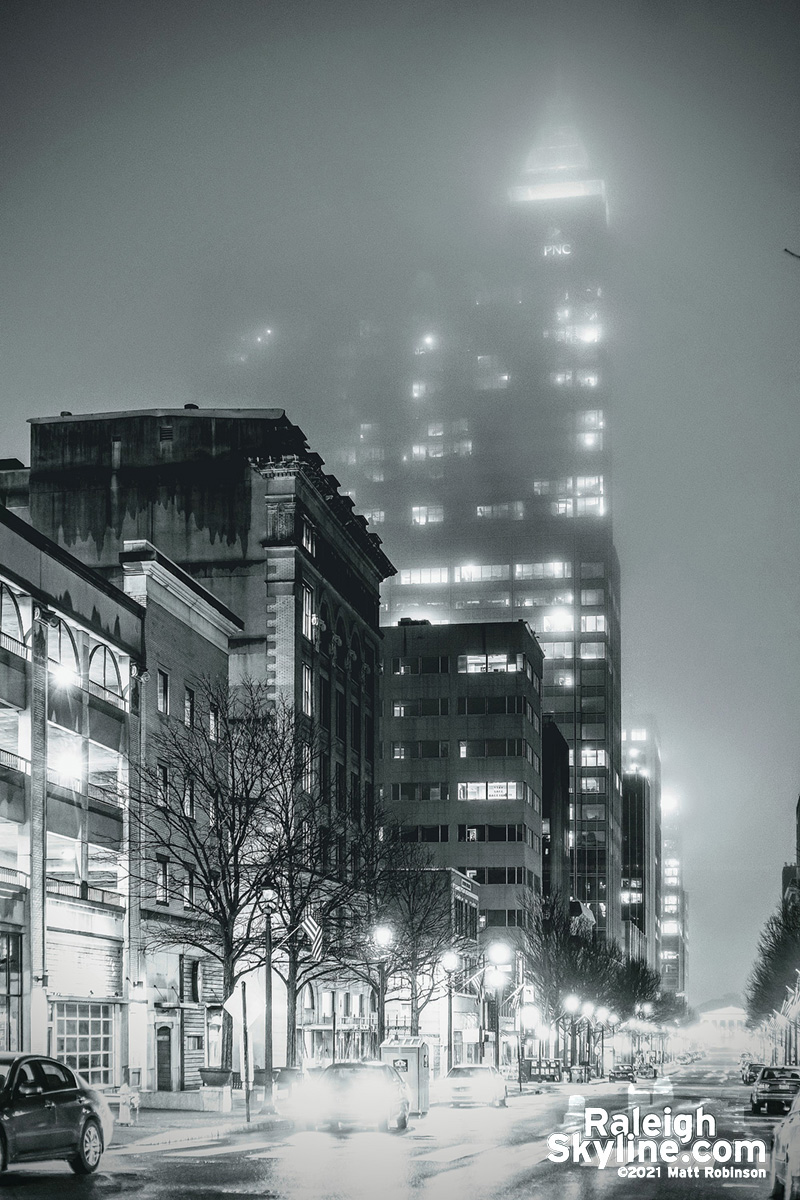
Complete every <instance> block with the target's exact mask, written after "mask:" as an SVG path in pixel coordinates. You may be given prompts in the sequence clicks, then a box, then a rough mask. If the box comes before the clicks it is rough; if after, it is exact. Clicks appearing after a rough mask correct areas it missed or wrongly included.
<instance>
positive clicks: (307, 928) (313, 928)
mask: <svg viewBox="0 0 800 1200" xmlns="http://www.w3.org/2000/svg"><path fill="white" fill-rule="evenodd" d="M300 924H301V925H302V927H303V932H304V933H305V934H306V936H307V937H308V940H309V941H310V942H311V957H312V958H313V959H314V960H315V962H319V961H320V959H321V958H322V926H321V925H320V924H319V922H318V921H315V920H314V918H313V917H312V916H311V914H310V913H309V915H308V916H305V917H303V920H302V921H301V922H300Z"/></svg>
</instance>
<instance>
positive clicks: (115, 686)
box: [89, 646, 122, 697]
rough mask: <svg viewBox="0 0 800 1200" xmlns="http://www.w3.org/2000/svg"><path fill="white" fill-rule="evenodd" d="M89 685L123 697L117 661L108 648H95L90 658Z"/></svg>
mask: <svg viewBox="0 0 800 1200" xmlns="http://www.w3.org/2000/svg"><path fill="white" fill-rule="evenodd" d="M89 684H90V687H91V686H92V685H94V687H96V688H100V689H101V690H102V691H103V692H110V693H111V694H112V695H113V696H119V697H121V696H122V678H121V676H120V673H119V667H118V666H117V660H116V658H115V657H114V655H113V653H112V652H111V650H109V648H108V646H95V648H94V650H93V651H92V653H91V655H90V656H89Z"/></svg>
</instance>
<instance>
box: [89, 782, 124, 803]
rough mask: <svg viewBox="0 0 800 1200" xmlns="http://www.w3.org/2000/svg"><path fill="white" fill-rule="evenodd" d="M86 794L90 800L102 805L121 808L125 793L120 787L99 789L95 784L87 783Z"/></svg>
mask: <svg viewBox="0 0 800 1200" xmlns="http://www.w3.org/2000/svg"><path fill="white" fill-rule="evenodd" d="M86 794H87V796H89V797H90V798H91V799H92V800H102V801H103V803H104V804H113V805H115V806H116V807H117V808H121V807H122V805H123V802H124V800H125V797H126V795H127V793H126V792H125V790H124V789H123V788H122V787H100V786H99V785H98V784H96V783H87V785H86Z"/></svg>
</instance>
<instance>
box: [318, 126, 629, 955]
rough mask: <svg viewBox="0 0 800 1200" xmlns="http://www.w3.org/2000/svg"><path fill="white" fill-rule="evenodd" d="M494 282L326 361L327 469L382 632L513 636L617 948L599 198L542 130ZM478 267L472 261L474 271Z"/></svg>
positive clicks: (372, 327) (605, 929)
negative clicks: (366, 549) (365, 549)
mask: <svg viewBox="0 0 800 1200" xmlns="http://www.w3.org/2000/svg"><path fill="white" fill-rule="evenodd" d="M507 210H508V211H507V217H508V220H507V229H506V235H505V239H504V243H503V245H502V247H500V246H498V247H496V253H495V255H494V263H493V267H492V272H493V276H494V278H493V279H491V280H488V281H486V282H484V283H480V284H475V286H474V287H473V288H472V290H471V291H470V292H469V293H468V294H464V293H463V292H462V293H460V294H457V295H454V294H453V291H454V289H453V288H450V289H449V293H450V294H447V293H448V289H444V291H441V290H440V291H437V289H436V287H435V286H434V285H433V284H432V283H431V282H430V281H428V282H427V283H425V282H424V283H423V286H421V287H420V288H419V289H418V291H417V295H416V297H415V300H414V303H413V304H412V305H411V307H412V308H415V310H416V311H414V312H411V313H410V314H409V317H408V320H407V322H405V323H403V322H399V323H396V324H395V326H394V327H393V328H392V329H391V330H390V329H388V328H387V327H385V326H381V325H380V324H378V323H376V322H375V321H365V322H362V323H361V325H360V327H359V328H358V330H357V333H356V335H355V336H354V337H353V339H352V341H351V343H350V344H349V345H348V346H345V347H343V348H342V352H341V354H340V358H339V364H340V374H339V381H338V391H337V403H338V406H339V407H340V409H341V411H342V412H343V413H344V414H346V418H347V419H348V420H350V421H351V422H352V427H351V430H350V434H349V436H348V437H344V438H343V445H342V447H341V449H340V453H339V457H338V460H336V469H337V472H338V474H339V475H340V476H341V477H342V479H343V480H344V486H346V487H347V488H348V489H350V490H351V494H352V495H354V497H355V499H356V503H357V504H358V507H359V509H360V511H362V512H363V513H364V514H365V515H366V516H367V518H368V520H370V521H371V522H372V524H373V526H374V527H376V528H377V529H378V531H379V532H380V534H381V536H382V538H383V539H384V542H385V544H386V548H387V551H388V553H389V554H390V556H391V557H392V560H393V562H394V563H395V564H396V565H397V567H398V574H397V576H396V578H395V579H393V580H391V581H390V582H389V583H388V584H387V585H385V587H384V591H383V611H382V622H383V623H384V624H396V623H397V622H398V621H399V620H400V619H401V618H403V617H409V618H415V619H427V620H430V621H431V622H433V623H446V622H453V623H462V622H465V621H490V622H491V621H498V620H509V621H510V620H518V619H519V618H520V617H522V618H525V619H526V620H528V621H529V623H530V624H531V626H532V627H533V628H534V630H535V632H536V636H537V638H538V640H539V641H540V643H541V645H542V648H543V650H544V653H545V664H544V681H543V697H542V701H543V702H542V708H543V711H551V712H552V713H553V714H554V716H555V719H556V721H557V723H558V726H559V728H560V729H561V731H562V732H563V734H564V736H565V737H566V739H567V741H568V743H569V747H570V758H571V763H570V786H571V790H572V793H573V808H572V817H571V825H572V828H571V829H570V831H569V835H570V839H569V840H570V846H571V864H570V892H571V894H572V896H573V897H574V898H575V899H577V900H580V901H583V902H585V903H586V904H588V905H589V906H590V907H591V909H592V912H593V914H594V916H595V919H596V922H597V928H598V930H599V931H601V932H602V933H604V934H607V935H608V936H614V937H619V936H620V935H621V931H622V929H621V912H620V892H621V870H620V864H621V810H622V785H621V763H620V758H621V755H620V720H621V718H620V694H621V693H620V633H619V567H618V562H617V556H616V553H615V550H614V545H613V540H612V533H611V494H610V466H611V456H610V444H609V419H608V409H609V395H610V391H611V387H610V382H609V377H608V366H607V354H606V340H607V330H608V324H609V322H608V314H607V311H606V296H605V292H604V273H605V266H604V261H605V256H606V248H607V238H608V235H607V206H606V197H605V187H604V184H603V182H602V180H600V179H598V178H597V177H596V176H595V175H594V174H593V173H592V171H591V170H590V168H589V163H588V158H587V156H586V153H585V150H584V149H583V146H582V144H581V142H580V139H579V138H578V136H577V134H576V133H575V131H574V129H573V127H572V126H571V125H570V124H569V123H566V122H563V121H560V120H558V119H555V120H553V121H551V122H550V123H549V125H548V126H547V128H546V129H545V131H544V133H543V134H542V136H541V137H540V138H539V140H538V141H537V142H536V144H535V146H534V148H533V150H532V151H531V152H530V154H529V155H528V158H527V161H526V162H525V164H524V168H523V170H522V173H521V176H520V178H519V179H518V181H517V182H516V184H515V185H514V186H513V187H512V188H510V190H509V193H508V200H507ZM484 257H485V256H484Z"/></svg>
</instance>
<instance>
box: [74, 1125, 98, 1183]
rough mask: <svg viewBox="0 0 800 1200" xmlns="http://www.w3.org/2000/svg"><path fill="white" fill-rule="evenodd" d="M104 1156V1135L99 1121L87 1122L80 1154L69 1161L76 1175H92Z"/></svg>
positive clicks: (79, 1150) (79, 1148)
mask: <svg viewBox="0 0 800 1200" xmlns="http://www.w3.org/2000/svg"><path fill="white" fill-rule="evenodd" d="M102 1154H103V1135H102V1133H101V1132H100V1126H99V1125H98V1124H97V1121H87V1122H86V1124H85V1125H84V1127H83V1131H82V1133H81V1138H80V1141H79V1142H78V1153H77V1154H76V1155H75V1156H74V1157H73V1158H71V1159H70V1160H69V1165H70V1166H71V1167H72V1169H73V1171H74V1172H75V1174H76V1175H91V1174H92V1172H93V1171H96V1170H97V1168H98V1166H99V1165H100V1159H101V1157H102Z"/></svg>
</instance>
